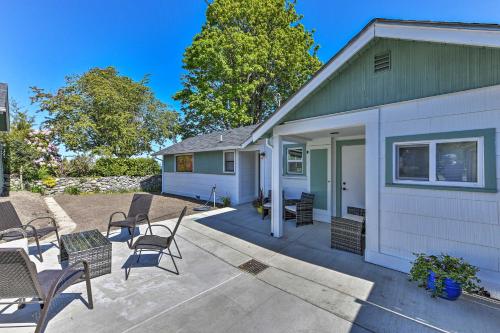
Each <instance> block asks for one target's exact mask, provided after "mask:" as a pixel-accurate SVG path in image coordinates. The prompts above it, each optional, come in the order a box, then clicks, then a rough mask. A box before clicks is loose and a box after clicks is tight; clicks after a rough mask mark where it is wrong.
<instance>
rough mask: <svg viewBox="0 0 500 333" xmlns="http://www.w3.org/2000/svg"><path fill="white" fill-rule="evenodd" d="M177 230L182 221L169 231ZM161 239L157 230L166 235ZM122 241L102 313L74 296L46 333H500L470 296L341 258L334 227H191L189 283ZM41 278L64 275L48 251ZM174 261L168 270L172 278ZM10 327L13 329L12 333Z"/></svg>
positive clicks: (183, 239) (227, 215)
mask: <svg viewBox="0 0 500 333" xmlns="http://www.w3.org/2000/svg"><path fill="white" fill-rule="evenodd" d="M161 223H166V224H167V225H169V226H172V225H173V224H174V221H173V220H169V221H166V222H161ZM157 229H158V228H157ZM125 239H126V235H125V234H117V233H115V234H114V235H113V237H112V240H113V268H112V269H113V271H112V274H110V275H105V276H101V277H98V278H95V279H93V280H92V288H93V293H94V309H93V310H88V309H87V308H86V306H85V304H84V303H83V302H82V301H81V297H83V298H84V299H86V294H85V292H84V290H85V287H84V285H83V284H79V285H75V286H72V287H71V288H70V289H68V290H67V291H66V292H65V293H63V294H62V295H61V296H59V298H58V299H57V302H56V304H55V305H54V306H53V308H52V309H51V312H52V319H51V320H50V321H49V324H48V326H47V332H59V331H72V330H73V331H75V332H148V331H162V332H179V331H181V332H255V331H260V332H299V331H301V332H304V331H306V332H367V331H372V332H427V331H440V332H498V328H499V327H500V306H499V305H498V304H496V303H494V302H485V301H482V300H480V299H476V298H472V297H469V296H465V297H462V298H461V299H459V300H458V301H456V302H449V301H445V300H442V299H432V298H430V297H429V295H428V294H427V293H426V292H425V291H423V290H422V289H419V288H417V287H416V286H415V285H414V284H411V283H409V282H408V281H407V277H406V276H405V275H404V274H402V273H399V272H395V271H392V270H388V269H384V268H382V267H378V266H375V265H371V264H367V263H365V262H364V261H363V260H362V257H360V256H357V255H353V254H349V253H345V252H340V251H336V250H332V249H330V247H329V225H327V224H321V223H315V224H314V225H312V226H305V227H300V228H295V225H294V224H293V223H292V222H287V223H286V230H285V237H283V238H281V239H276V238H272V237H270V236H269V219H266V220H261V219H260V217H259V216H258V215H257V214H256V213H255V211H254V209H253V208H252V207H249V206H241V207H237V208H236V209H232V208H226V209H220V210H217V211H211V212H206V213H201V214H197V215H192V216H188V217H187V218H185V220H184V221H183V224H182V226H181V228H180V229H179V232H178V237H177V240H178V243H179V247H180V249H181V251H182V255H183V259H182V260H177V263H178V266H179V270H180V272H181V274H180V275H179V276H176V275H173V274H171V273H169V272H166V271H164V270H161V269H158V268H156V267H153V265H154V264H155V263H156V260H157V256H156V255H153V254H151V255H143V256H142V257H141V262H140V263H139V264H138V265H137V266H138V267H135V266H136V265H134V268H133V269H132V272H131V275H130V277H129V279H128V280H127V281H125V273H124V267H126V266H128V265H129V264H132V263H134V262H135V258H130V257H129V256H130V254H131V251H130V250H129V249H128V248H127V245H126V243H125ZM46 249H47V250H46V252H45V253H44V257H45V258H46V261H45V262H44V263H39V262H38V261H37V260H36V259H33V261H34V262H35V263H36V264H37V266H38V269H39V270H42V269H47V268H54V267H60V265H59V264H58V262H57V255H58V254H59V251H58V249H57V248H56V247H54V246H47V247H46ZM251 258H255V259H257V260H259V261H261V262H263V263H265V264H267V265H269V266H270V267H269V268H268V269H266V270H264V271H263V272H261V273H260V274H258V275H256V276H253V275H250V274H248V273H245V272H243V271H241V270H240V269H238V268H237V267H238V266H239V265H241V264H242V263H244V262H246V261H247V260H249V259H251ZM171 265H172V263H171V261H170V260H169V258H168V257H167V256H164V257H163V259H162V261H161V266H162V267H165V268H170V267H171ZM38 314H39V310H38V306H36V305H29V306H26V307H25V308H24V309H22V310H17V311H16V307H14V306H10V307H8V306H7V307H0V325H1V326H0V327H1V328H2V332H4V331H5V332H32V331H33V330H34V328H33V323H34V322H35V321H36V320H37V319H38ZM6 327H9V328H6Z"/></svg>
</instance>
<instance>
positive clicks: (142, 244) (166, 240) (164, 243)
mask: <svg viewBox="0 0 500 333" xmlns="http://www.w3.org/2000/svg"><path fill="white" fill-rule="evenodd" d="M186 211H187V206H185V207H184V209H183V210H182V212H181V215H180V216H179V218H178V220H177V223H176V224H175V227H174V230H171V229H170V228H169V227H167V226H165V225H162V224H153V225H152V226H153V227H161V228H166V229H167V230H168V231H169V232H170V236H158V235H153V232H152V231H151V225H150V226H149V229H150V231H151V235H147V234H145V235H142V236H139V237H138V238H137V240H136V241H135V243H132V245H131V246H130V248H131V249H132V250H134V253H133V255H132V256H136V255H137V252H139V255H138V257H137V262H139V260H140V259H141V254H142V251H155V252H156V251H157V252H159V255H160V256H159V258H158V264H157V267H160V266H159V265H160V260H161V257H162V254H164V253H165V252H164V251H165V250H167V251H168V253H166V254H168V255H169V256H170V258H171V259H172V262H173V264H174V267H175V271H171V270H168V269H165V270H167V271H169V272H172V273H174V274H176V275H179V269H178V268H177V264H176V263H175V259H174V257H175V258H178V259H182V255H181V251H180V250H179V246H178V245H177V242H176V241H175V234H176V233H177V229H178V228H179V225H180V224H181V221H182V219H183V218H184V215H186ZM133 239H134V235H132V241H133ZM172 244H174V245H175V247H176V249H177V253H178V255H177V256H174V255H173V254H172V251H170V246H171V245H172ZM162 269H164V268H162ZM131 270H132V265H129V267H128V271H127V269H125V279H128V277H129V275H130V271H131Z"/></svg>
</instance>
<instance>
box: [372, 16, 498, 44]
mask: <svg viewBox="0 0 500 333" xmlns="http://www.w3.org/2000/svg"><path fill="white" fill-rule="evenodd" d="M375 37H379V38H395V39H404V40H414V41H421V42H434V43H447V44H459V45H471V46H484V47H500V31H499V30H493V29H474V28H468V27H463V28H460V27H456V28H453V27H438V26H421V25H420V26H418V25H405V24H397V23H396V24H395V23H383V22H381V23H375Z"/></svg>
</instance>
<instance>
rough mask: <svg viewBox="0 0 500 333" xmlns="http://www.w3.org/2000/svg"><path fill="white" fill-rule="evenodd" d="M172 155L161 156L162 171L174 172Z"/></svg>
mask: <svg viewBox="0 0 500 333" xmlns="http://www.w3.org/2000/svg"><path fill="white" fill-rule="evenodd" d="M174 164H175V159H174V155H165V156H163V172H174V170H175V169H174Z"/></svg>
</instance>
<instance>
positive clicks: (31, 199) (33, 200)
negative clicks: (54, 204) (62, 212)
mask: <svg viewBox="0 0 500 333" xmlns="http://www.w3.org/2000/svg"><path fill="white" fill-rule="evenodd" d="M3 201H11V202H12V204H13V205H14V207H15V208H16V211H17V214H18V215H19V218H20V219H21V222H23V223H27V222H29V221H31V220H33V219H34V218H37V217H42V216H51V217H52V214H51V213H50V211H49V210H48V208H47V205H46V204H45V201H44V200H43V197H42V196H41V195H40V194H37V193H31V192H27V191H19V192H14V191H12V192H10V193H9V196H8V197H0V202H3Z"/></svg>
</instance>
